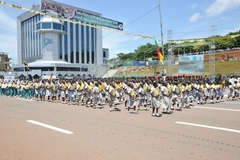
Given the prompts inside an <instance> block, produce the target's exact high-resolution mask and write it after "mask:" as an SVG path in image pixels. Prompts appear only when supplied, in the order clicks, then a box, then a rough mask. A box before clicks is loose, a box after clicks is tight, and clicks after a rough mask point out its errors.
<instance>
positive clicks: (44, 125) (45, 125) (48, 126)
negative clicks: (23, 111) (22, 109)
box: [27, 120, 73, 134]
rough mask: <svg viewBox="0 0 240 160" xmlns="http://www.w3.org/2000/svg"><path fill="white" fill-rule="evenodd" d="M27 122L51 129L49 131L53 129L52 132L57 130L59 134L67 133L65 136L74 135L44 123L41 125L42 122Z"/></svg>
mask: <svg viewBox="0 0 240 160" xmlns="http://www.w3.org/2000/svg"><path fill="white" fill-rule="evenodd" d="M27 122H29V123H33V124H36V125H39V126H42V127H45V128H49V129H52V130H55V131H58V132H62V133H65V134H73V132H71V131H68V130H65V129H61V128H58V127H54V126H50V125H48V124H44V123H41V122H37V121H33V120H27Z"/></svg>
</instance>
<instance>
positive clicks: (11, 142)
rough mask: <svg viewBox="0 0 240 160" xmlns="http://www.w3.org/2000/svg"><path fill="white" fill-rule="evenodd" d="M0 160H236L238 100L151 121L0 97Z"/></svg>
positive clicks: (143, 114) (122, 112)
mask: <svg viewBox="0 0 240 160" xmlns="http://www.w3.org/2000/svg"><path fill="white" fill-rule="evenodd" d="M0 102H1V104H0V133H1V136H0V142H1V143H0V160H43V159H44V160H53V159H56V160H78V159H83V160H92V159H97V160H112V159H114V160H123V159H126V160H131V159H134V160H153V159H162V160H238V159H239V157H240V100H236V101H226V99H225V102H222V103H217V104H210V103H207V104H204V105H198V104H196V103H194V106H192V107H191V108H190V109H187V108H183V109H182V110H181V111H177V110H174V111H173V113H172V114H170V115H168V114H162V115H161V116H160V117H153V116H151V109H150V110H148V111H144V110H140V111H139V113H138V114H130V113H127V110H126V109H124V105H123V104H121V105H119V106H118V107H119V110H116V111H112V112H110V111H109V108H108V105H104V108H102V109H93V108H91V107H89V108H87V107H85V106H81V105H80V106H77V105H67V104H61V103H51V102H46V101H44V102H41V101H35V100H25V99H20V98H13V97H5V96H1V97H0Z"/></svg>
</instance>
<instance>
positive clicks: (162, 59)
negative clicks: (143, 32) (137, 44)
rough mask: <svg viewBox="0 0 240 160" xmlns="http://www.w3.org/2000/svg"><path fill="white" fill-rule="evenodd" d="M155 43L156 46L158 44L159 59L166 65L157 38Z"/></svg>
mask: <svg viewBox="0 0 240 160" xmlns="http://www.w3.org/2000/svg"><path fill="white" fill-rule="evenodd" d="M155 44H156V46H157V56H158V60H159V61H160V62H162V64H163V65H164V57H163V55H162V53H161V49H160V47H159V46H158V44H157V40H156V39H155Z"/></svg>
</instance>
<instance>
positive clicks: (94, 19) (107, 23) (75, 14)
mask: <svg viewBox="0 0 240 160" xmlns="http://www.w3.org/2000/svg"><path fill="white" fill-rule="evenodd" d="M40 10H42V11H45V12H47V13H48V14H51V15H57V16H58V17H63V18H66V19H71V20H75V21H78V22H83V23H89V24H92V25H98V26H103V27H108V28H112V29H116V30H120V31H123V23H122V22H119V21H115V20H111V19H108V18H103V17H101V16H97V15H94V14H90V13H87V12H84V11H80V10H79V9H77V8H74V7H70V6H67V5H64V4H61V3H59V2H55V1H52V0H41V5H40Z"/></svg>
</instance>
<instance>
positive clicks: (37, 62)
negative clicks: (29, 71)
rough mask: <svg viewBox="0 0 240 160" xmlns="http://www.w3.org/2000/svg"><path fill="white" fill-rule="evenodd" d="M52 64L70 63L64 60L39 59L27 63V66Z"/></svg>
mask: <svg viewBox="0 0 240 160" xmlns="http://www.w3.org/2000/svg"><path fill="white" fill-rule="evenodd" d="M54 64H65V65H70V64H71V63H69V62H65V61H60V60H59V61H53V60H49V61H48V60H39V61H35V62H31V63H28V66H29V67H34V66H48V65H54Z"/></svg>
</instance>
